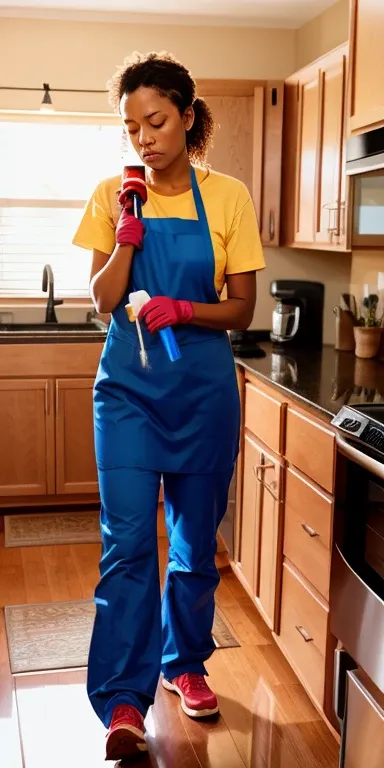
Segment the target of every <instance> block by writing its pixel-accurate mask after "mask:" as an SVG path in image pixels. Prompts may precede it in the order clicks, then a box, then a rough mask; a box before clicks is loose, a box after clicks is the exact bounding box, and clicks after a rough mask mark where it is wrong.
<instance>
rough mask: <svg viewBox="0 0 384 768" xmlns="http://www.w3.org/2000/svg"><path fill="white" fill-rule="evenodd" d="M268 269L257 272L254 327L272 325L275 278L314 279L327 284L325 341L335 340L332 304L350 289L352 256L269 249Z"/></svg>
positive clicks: (328, 342) (335, 303)
mask: <svg viewBox="0 0 384 768" xmlns="http://www.w3.org/2000/svg"><path fill="white" fill-rule="evenodd" d="M265 259H266V263H267V268H266V269H265V270H264V271H263V272H260V273H259V275H258V288H257V307H256V312H255V316H254V319H253V323H252V328H266V329H268V328H270V327H271V316H272V310H273V307H274V305H275V301H274V299H272V297H271V296H270V293H269V286H270V283H271V281H272V280H278V279H287V280H295V279H296V280H314V281H316V282H319V283H324V286H325V306H324V323H323V331H324V337H323V341H324V344H334V343H335V316H334V314H333V311H332V310H333V307H334V306H335V305H337V304H339V296H340V293H345V292H347V291H349V283H350V274H351V257H350V255H348V254H341V253H327V252H324V251H299V250H294V249H289V248H266V249H265Z"/></svg>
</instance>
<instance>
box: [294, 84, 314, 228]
mask: <svg viewBox="0 0 384 768" xmlns="http://www.w3.org/2000/svg"><path fill="white" fill-rule="evenodd" d="M310 74H311V77H310V78H309V79H308V80H307V79H304V80H303V81H301V82H300V86H299V121H298V139H297V169H296V212H295V229H296V232H295V242H297V243H312V242H313V241H314V221H315V202H316V200H315V187H316V170H317V144H318V124H319V107H320V75H319V71H318V70H315V72H312V71H311V72H310Z"/></svg>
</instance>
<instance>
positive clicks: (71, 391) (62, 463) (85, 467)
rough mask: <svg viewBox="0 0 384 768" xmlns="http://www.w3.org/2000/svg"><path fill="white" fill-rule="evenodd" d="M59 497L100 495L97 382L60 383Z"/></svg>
mask: <svg viewBox="0 0 384 768" xmlns="http://www.w3.org/2000/svg"><path fill="white" fill-rule="evenodd" d="M56 493H58V494H66V493H76V494H77V493H92V494H95V493H98V482H97V471H96V462H95V451H94V440H93V379H58V380H57V381H56Z"/></svg>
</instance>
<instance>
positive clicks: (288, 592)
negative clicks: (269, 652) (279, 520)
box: [278, 561, 329, 709]
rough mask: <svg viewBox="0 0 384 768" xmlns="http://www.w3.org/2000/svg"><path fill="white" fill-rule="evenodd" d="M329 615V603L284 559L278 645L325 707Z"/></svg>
mask: <svg viewBox="0 0 384 768" xmlns="http://www.w3.org/2000/svg"><path fill="white" fill-rule="evenodd" d="M328 614H329V608H328V605H327V604H326V603H325V602H323V601H322V600H321V599H320V597H319V596H317V595H316V594H315V593H314V592H312V590H311V589H310V586H309V585H308V584H307V583H306V582H305V580H304V579H302V577H301V575H300V573H299V572H298V571H297V570H296V569H295V568H294V567H293V566H291V565H290V563H289V562H288V561H285V562H284V566H283V586H282V593H281V626H280V633H279V637H278V640H279V645H280V646H281V647H282V649H283V651H284V653H285V655H286V656H287V658H288V660H289V661H290V663H291V665H292V666H293V668H294V670H295V672H296V674H297V675H298V677H299V678H300V680H301V682H302V683H303V685H304V687H305V688H306V690H307V691H308V692H309V693H310V694H311V695H312V697H313V699H314V701H315V702H316V704H317V706H318V707H319V709H323V706H324V684H325V666H326V665H325V656H326V647H327V634H328Z"/></svg>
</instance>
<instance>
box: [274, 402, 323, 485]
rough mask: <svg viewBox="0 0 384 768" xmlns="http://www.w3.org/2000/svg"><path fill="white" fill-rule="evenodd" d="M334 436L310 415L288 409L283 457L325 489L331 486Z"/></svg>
mask: <svg viewBox="0 0 384 768" xmlns="http://www.w3.org/2000/svg"><path fill="white" fill-rule="evenodd" d="M334 449H335V436H334V434H333V432H331V431H330V430H328V429H326V428H325V427H321V426H320V425H319V424H316V423H315V422H314V421H311V419H310V418H307V417H306V416H304V415H302V414H301V413H299V412H298V411H295V410H294V409H293V408H288V412H287V431H286V444H285V456H286V458H287V461H289V463H290V464H294V465H295V467H297V468H298V469H301V471H302V472H304V473H305V474H306V475H308V477H310V478H311V479H312V480H315V482H316V483H318V484H319V485H321V486H322V487H323V488H325V489H326V490H327V491H329V492H332V489H333V472H334V453H335V451H334Z"/></svg>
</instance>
